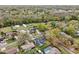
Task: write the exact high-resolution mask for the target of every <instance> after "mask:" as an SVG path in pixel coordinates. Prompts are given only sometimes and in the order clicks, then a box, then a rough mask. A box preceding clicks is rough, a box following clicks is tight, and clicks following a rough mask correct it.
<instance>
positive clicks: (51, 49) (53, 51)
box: [44, 46, 61, 54]
mask: <svg viewBox="0 0 79 59" xmlns="http://www.w3.org/2000/svg"><path fill="white" fill-rule="evenodd" d="M44 53H45V54H60V53H61V52H60V51H59V50H58V49H57V48H55V47H51V46H48V47H47V48H45V49H44Z"/></svg>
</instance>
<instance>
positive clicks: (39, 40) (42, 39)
mask: <svg viewBox="0 0 79 59" xmlns="http://www.w3.org/2000/svg"><path fill="white" fill-rule="evenodd" d="M45 40H46V39H45V38H44V37H41V38H36V39H34V42H35V44H37V45H39V46H42V45H43V44H44V43H45Z"/></svg>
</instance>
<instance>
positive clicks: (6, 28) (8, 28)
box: [0, 27, 13, 33]
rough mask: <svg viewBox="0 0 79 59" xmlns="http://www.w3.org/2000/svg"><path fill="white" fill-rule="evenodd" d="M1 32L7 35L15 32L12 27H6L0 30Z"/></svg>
mask: <svg viewBox="0 0 79 59" xmlns="http://www.w3.org/2000/svg"><path fill="white" fill-rule="evenodd" d="M0 31H3V32H4V33H6V32H11V31H13V30H12V28H11V27H5V28H0Z"/></svg>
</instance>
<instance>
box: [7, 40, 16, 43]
mask: <svg viewBox="0 0 79 59" xmlns="http://www.w3.org/2000/svg"><path fill="white" fill-rule="evenodd" d="M6 42H7V43H12V42H15V40H11V39H9V40H6Z"/></svg>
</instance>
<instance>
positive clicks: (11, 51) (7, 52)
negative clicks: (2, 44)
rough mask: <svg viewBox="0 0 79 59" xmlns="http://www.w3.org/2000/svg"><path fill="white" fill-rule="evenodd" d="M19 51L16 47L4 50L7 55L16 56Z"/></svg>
mask: <svg viewBox="0 0 79 59" xmlns="http://www.w3.org/2000/svg"><path fill="white" fill-rule="evenodd" d="M18 51H19V50H18V48H16V47H11V48H8V49H7V48H6V50H4V52H5V53H6V54H16V53H17V52H18Z"/></svg>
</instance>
